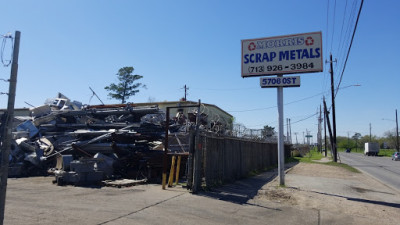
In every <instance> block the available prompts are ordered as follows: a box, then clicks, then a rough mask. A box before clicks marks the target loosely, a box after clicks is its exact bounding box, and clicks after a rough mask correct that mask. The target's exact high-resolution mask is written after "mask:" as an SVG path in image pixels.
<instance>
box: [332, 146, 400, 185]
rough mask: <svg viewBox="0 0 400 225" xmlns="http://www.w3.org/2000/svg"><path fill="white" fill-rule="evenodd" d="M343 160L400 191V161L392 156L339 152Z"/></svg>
mask: <svg viewBox="0 0 400 225" xmlns="http://www.w3.org/2000/svg"><path fill="white" fill-rule="evenodd" d="M339 157H340V160H341V162H343V163H346V164H348V165H350V166H352V167H355V168H357V169H359V170H361V171H363V172H365V173H368V174H369V175H371V176H373V177H375V178H376V179H378V180H380V181H381V182H383V183H384V184H386V185H388V186H390V187H392V188H396V189H397V190H398V191H400V161H392V159H391V157H376V156H365V155H364V154H360V153H344V152H341V153H339Z"/></svg>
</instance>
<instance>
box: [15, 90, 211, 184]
mask: <svg viewBox="0 0 400 225" xmlns="http://www.w3.org/2000/svg"><path fill="white" fill-rule="evenodd" d="M196 114H197V112H196V111H195V110H193V112H191V113H190V114H189V116H188V118H187V119H186V118H185V119H186V120H188V121H183V120H182V118H183V117H179V116H177V117H175V118H174V119H172V120H170V124H169V133H170V134H169V137H170V148H169V149H170V151H172V152H185V151H186V152H187V149H188V145H189V135H188V132H187V131H188V130H189V126H195V124H194V123H193V122H194V121H195V120H194V121H191V120H193V118H194V119H195V117H196V116H195V115H196ZM202 118H203V119H204V120H206V118H207V116H206V115H205V116H203V117H202ZM189 120H190V121H189ZM165 123H166V119H165V112H164V111H162V110H160V109H159V108H158V106H147V107H136V106H135V105H133V104H120V105H98V106H84V105H82V103H80V102H77V101H71V100H70V99H68V98H67V97H66V96H65V95H62V94H59V95H58V96H57V98H54V99H48V100H47V101H46V103H45V105H42V106H39V107H34V108H31V109H30V116H22V117H15V119H14V129H13V131H14V132H13V141H12V145H11V151H10V152H11V153H10V159H9V160H10V161H9V162H10V163H9V165H10V166H9V176H10V177H21V176H34V175H45V174H48V173H50V174H53V175H54V176H55V181H54V183H57V184H58V185H65V184H73V185H86V184H93V183H101V182H102V181H104V180H108V181H107V182H103V183H104V184H105V185H108V186H116V187H120V186H127V185H130V184H132V183H135V184H137V183H144V182H147V181H156V182H158V181H159V180H160V179H161V173H162V167H163V163H162V160H163V149H164V146H163V141H164V138H165V125H166V124H165ZM183 165H184V164H183ZM183 171H184V169H183ZM116 179H130V180H128V181H127V180H123V182H120V181H114V180H116ZM110 180H112V181H110ZM115 182H116V183H115Z"/></svg>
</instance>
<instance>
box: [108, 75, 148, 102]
mask: <svg viewBox="0 0 400 225" xmlns="http://www.w3.org/2000/svg"><path fill="white" fill-rule="evenodd" d="M134 70H135V69H134V68H133V67H123V68H121V69H119V71H118V73H117V74H116V75H117V78H118V81H119V82H118V83H117V84H115V83H112V84H110V85H109V86H106V87H105V88H104V89H106V90H107V91H108V92H109V93H108V96H109V97H111V98H113V99H117V100H121V103H122V104H124V103H126V101H127V100H128V99H129V97H131V96H134V95H135V94H137V93H138V92H139V88H146V85H144V84H142V83H139V82H136V81H137V80H140V79H142V78H143V76H142V75H137V74H136V75H133V71H134Z"/></svg>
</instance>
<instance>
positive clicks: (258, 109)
mask: <svg viewBox="0 0 400 225" xmlns="http://www.w3.org/2000/svg"><path fill="white" fill-rule="evenodd" d="M353 86H359V85H348V86H345V87H342V88H341V89H345V88H349V87H353ZM329 91H330V90H329ZM329 91H324V92H321V93H318V94H315V95H312V96H309V97H305V98H302V99H299V100H295V101H292V102H288V103H285V104H284V105H290V104H294V103H298V102H301V101H305V100H308V99H310V98H314V97H317V96H320V95H323V94H325V93H327V92H329ZM276 107H277V106H276V105H275V106H270V107H265V108H255V109H245V110H236V111H234V110H227V112H229V113H233V112H251V111H260V110H267V109H273V108H276Z"/></svg>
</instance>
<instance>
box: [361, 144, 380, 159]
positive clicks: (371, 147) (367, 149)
mask: <svg viewBox="0 0 400 225" xmlns="http://www.w3.org/2000/svg"><path fill="white" fill-rule="evenodd" d="M378 153H379V143H376V142H367V143H365V146H364V154H365V155H367V156H370V155H374V156H377V155H378Z"/></svg>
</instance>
